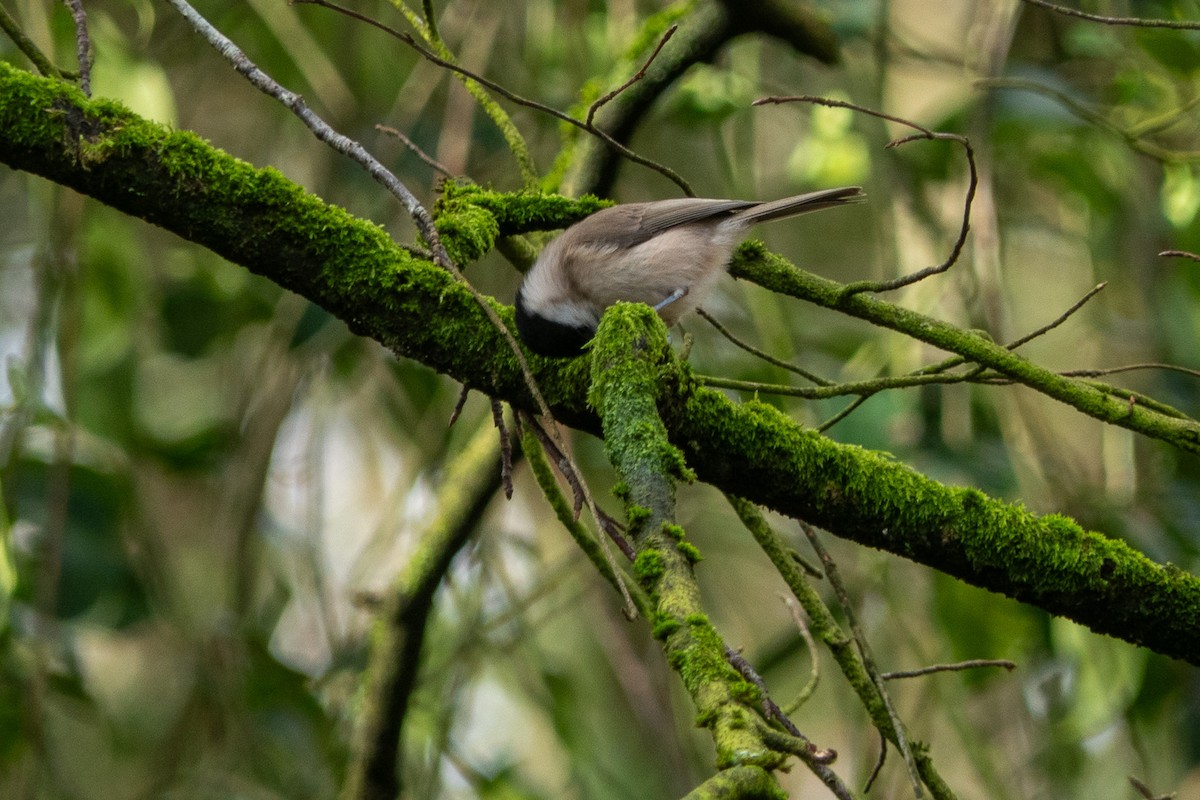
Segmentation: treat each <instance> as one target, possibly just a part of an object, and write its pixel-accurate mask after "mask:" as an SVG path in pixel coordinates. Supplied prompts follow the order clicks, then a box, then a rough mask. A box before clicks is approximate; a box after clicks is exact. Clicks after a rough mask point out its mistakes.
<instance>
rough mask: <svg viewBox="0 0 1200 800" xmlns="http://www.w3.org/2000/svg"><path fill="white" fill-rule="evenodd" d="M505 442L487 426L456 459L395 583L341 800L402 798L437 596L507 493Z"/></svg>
mask: <svg viewBox="0 0 1200 800" xmlns="http://www.w3.org/2000/svg"><path fill="white" fill-rule="evenodd" d="M499 436H500V434H499V433H498V432H497V431H496V430H494V429H493V428H492V426H491V425H490V421H489V423H484V424H482V425H480V428H479V430H478V431H477V432H476V433H475V435H474V436H472V437H471V440H470V441H469V442H468V443H467V445H466V446H465V447H464V448H463V450H462V451H461V452H459V453H457V454H456V455H455V457H454V459H453V461H451V463H450V465H449V467H448V468H447V470H446V473H445V477H444V478H443V479H442V483H441V487H440V488H439V491H438V502H437V508H438V509H439V511H438V514H437V516H436V517H434V518H433V519H432V520H430V522H429V525H428V527H427V528H426V529H425V530H424V531H423V532H422V533H421V536H420V545H419V548H418V550H417V552H416V553H415V554H414V555H413V557H412V558H411V559H409V561H408V562H407V563H406V564H405V566H404V569H403V570H402V571H401V573H400V574H399V575H398V576H397V578H396V580H395V581H394V583H393V584H392V587H391V589H390V590H389V594H388V596H387V597H386V598H385V601H384V610H383V613H382V614H381V615H380V617H379V619H377V620H376V621H375V626H374V629H373V630H372V633H371V654H370V660H369V663H368V665H367V672H366V676H365V680H364V681H363V685H362V691H361V695H360V696H359V697H358V698H357V703H356V705H357V707H358V711H359V719H358V726H357V729H356V730H355V735H354V745H353V751H352V753H351V758H350V763H349V766H348V768H347V775H346V781H345V783H344V785H343V790H342V794H341V798H342V800H395V798H396V797H397V796H399V795H400V789H401V778H402V776H401V775H400V774H399V773H398V771H397V766H396V765H397V763H398V753H399V748H400V742H401V735H402V732H403V726H404V721H405V716H406V714H407V711H408V701H409V697H410V696H411V695H412V691H413V689H414V688H415V686H416V680H417V670H418V667H419V666H420V655H421V647H422V642H423V640H424V634H425V626H426V622H427V620H428V618H429V613H430V610H431V609H432V607H433V596H434V592H435V591H436V590H437V587H438V585H439V584H440V583H441V581H442V576H444V575H445V573H446V570H447V569H449V567H450V562H451V560H452V559H453V558H454V555H455V554H456V553H458V551H459V550H461V549H462V547H463V545H464V544H466V542H467V539H468V537H469V535H470V533H471V531H473V530H474V528H475V526H476V524H477V523H478V521H479V518H480V516H481V515H482V514H483V510H484V508H485V507H486V506H487V504H488V502H489V501H490V500H491V499H492V497H493V496H494V495H495V494H496V492H497V491H498V490H499V488H500V444H499Z"/></svg>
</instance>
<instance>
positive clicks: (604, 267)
mask: <svg viewBox="0 0 1200 800" xmlns="http://www.w3.org/2000/svg"><path fill="white" fill-rule="evenodd" d="M862 199H864V196H863V193H862V189H860V188H859V187H857V186H849V187H843V188H839V189H825V190H823V191H819V192H810V193H808V194H802V195H796V196H795V197H786V198H784V199H782V200H772V201H769V202H765V203H763V202H756V201H753V200H706V199H700V198H679V199H675V200H658V201H655V202H650V203H628V204H625V205H617V206H612V207H610V208H606V209H604V210H602V211H598V212H596V213H595V214H593V215H591V216H590V217H587V218H586V219H584V220H581V221H579V222H577V223H575V224H574V225H572V226H571V227H570V228H567V230H565V231H564V232H563V233H562V234H561V235H560V236H559V237H558V238H556V239H555V240H554V241H552V242H550V244H548V245H546V248H545V249H544V250H543V251H542V254H541V255H540V256H539V257H538V260H537V263H535V264H534V265H533V268H532V269H530V270H529V272H528V273H526V275H525V279H524V280H523V281H522V282H521V288H520V289H518V290H517V302H516V306H517V309H516V310H517V329H518V331H519V333H520V334H521V338H522V339H523V340H524V342H525V344H526V345H527V346H528V347H529V349H530V350H533V351H534V352H535V353H540V354H542V355H547V356H573V355H577V354H578V353H579V352H580V351H581V350H582V348H583V345H585V344H586V343H587V342H588V341H590V340H591V338H592V336H593V335H594V334H595V332H596V326H597V325H598V324H599V323H600V315H601V314H603V313H604V310H605V309H606V308H608V307H609V306H611V305H612V304H613V303H615V302H617V301H618V300H626V301H629V302H639V303H645V304H646V305H649V306H653V307H655V308H656V309H657V310H658V313H659V316H661V317H662V318H663V321H664V322H666V323H667V325H673V324H675V322H676V321H678V320H679V318H680V317H682V316H683V315H684V314H686V313H687V312H688V311H691V310H692V309H694V308H696V307H697V306H699V305H700V303H701V302H702V301H703V300H704V298H705V296H706V295H707V294H708V292H709V291H710V290H711V289H712V287H713V284H714V283H716V281H717V278H718V277H720V275H721V273H722V272H724V271H725V268H726V267H727V266H728V264H729V258H730V256H731V255H732V253H733V248H734V247H735V246H736V245H737V244H738V243H739V242H740V241H741V240H742V238H743V236H744V234H745V232H746V230H747V229H748V228H750V226H751V225H754V224H756V223H759V222H770V221H771V220H776V219H783V218H785V217H792V216H796V215H797V214H805V213H808V212H810V211H819V210H820V209H823V208H831V207H833V206H840V205H845V204H847V203H853V202H857V201H860V200H862Z"/></svg>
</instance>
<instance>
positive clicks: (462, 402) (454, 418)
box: [446, 384, 471, 428]
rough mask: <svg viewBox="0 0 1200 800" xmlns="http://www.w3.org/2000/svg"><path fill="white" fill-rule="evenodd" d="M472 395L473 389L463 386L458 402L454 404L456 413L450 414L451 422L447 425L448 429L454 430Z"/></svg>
mask: <svg viewBox="0 0 1200 800" xmlns="http://www.w3.org/2000/svg"><path fill="white" fill-rule="evenodd" d="M470 394H471V387H470V386H467V385H466V384H463V387H462V389H460V390H459V392H458V402H457V403H455V404H454V411H452V412H451V413H450V421H449V422H447V423H446V427H447V428H453V427H454V423H456V422H458V418H459V416H461V415H462V412H463V407H464V406H466V404H467V397H468V396H469V395H470Z"/></svg>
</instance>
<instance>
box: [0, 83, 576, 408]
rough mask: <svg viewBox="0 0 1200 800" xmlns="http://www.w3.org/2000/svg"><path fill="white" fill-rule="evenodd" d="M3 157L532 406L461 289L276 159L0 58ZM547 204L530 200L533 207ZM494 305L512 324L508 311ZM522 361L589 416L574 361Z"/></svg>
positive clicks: (550, 395) (557, 399)
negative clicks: (257, 162)
mask: <svg viewBox="0 0 1200 800" xmlns="http://www.w3.org/2000/svg"><path fill="white" fill-rule="evenodd" d="M0 162H2V163H5V164H8V165H9V166H11V167H14V168H17V169H22V170H26V171H28V172H32V173H35V174H38V175H41V176H43V177H46V178H48V179H50V180H52V181H55V182H57V183H60V184H62V185H64V186H67V187H69V188H72V189H74V190H76V191H78V192H80V193H82V194H86V195H89V196H91V197H94V198H96V199H98V200H100V201H101V202H103V203H105V204H107V205H110V206H112V207H114V208H116V209H119V210H121V211H123V212H125V213H127V214H130V215H131V216H135V217H139V218H141V219H144V220H146V221H148V222H151V223H154V224H156V225H159V226H161V227H163V228H165V229H167V230H169V231H172V232H173V233H176V234H178V235H179V236H181V237H183V238H185V239H188V240H189V241H192V242H195V243H197V244H200V245H203V246H205V247H207V248H208V249H210V250H212V251H213V252H215V253H217V254H219V255H221V256H223V257H224V258H227V259H229V260H230V261H232V262H234V263H236V264H241V265H242V266H244V267H246V268H247V269H249V270H250V271H252V272H254V273H256V274H258V275H262V276H264V277H266V278H269V279H270V280H272V281H274V282H275V283H277V284H279V285H280V286H282V287H284V288H286V289H288V290H290V291H293V292H296V293H297V294H300V295H302V296H304V297H306V298H307V299H309V300H311V301H312V302H314V303H317V304H318V305H320V306H322V307H323V308H325V309H326V310H328V311H329V312H330V313H332V314H333V315H334V316H336V317H338V318H340V319H342V320H343V321H344V322H346V324H347V325H349V327H350V328H351V330H353V331H354V332H355V333H359V334H361V335H364V336H369V337H371V338H374V339H376V340H378V341H379V342H381V343H382V344H384V345H385V346H386V347H388V348H390V349H392V350H393V351H394V352H396V353H397V354H399V355H403V356H411V357H413V358H416V359H417V360H419V361H421V362H423V363H424V364H426V365H428V366H430V367H432V368H434V369H436V370H439V371H441V372H445V373H448V374H451V375H453V376H454V377H455V378H457V379H458V380H460V381H462V382H464V383H466V384H467V385H469V386H471V387H473V388H479V389H481V390H483V391H485V392H487V393H488V394H490V395H492V396H498V397H503V398H506V399H510V400H514V401H515V402H517V403H518V404H522V405H524V406H525V407H529V405H530V404H529V395H528V389H527V387H525V381H524V379H523V377H522V375H521V373H520V369H519V368H518V365H517V362H516V358H515V357H514V356H513V355H512V353H511V351H510V350H509V348H508V346H507V344H506V343H505V341H504V339H503V338H502V336H501V335H500V333H499V332H498V331H495V330H494V329H493V328H492V327H491V324H490V323H489V322H488V320H487V318H486V316H485V315H484V314H483V311H482V309H481V308H480V307H479V306H478V304H477V303H476V301H475V300H474V298H472V297H471V295H470V293H469V292H467V291H466V289H465V287H463V286H460V285H458V284H456V282H455V281H454V279H453V278H452V277H451V276H450V275H449V274H448V273H446V272H445V271H444V270H442V269H439V268H438V267H437V266H435V265H434V264H432V263H430V262H428V261H425V260H422V259H420V258H417V257H415V256H413V255H412V254H410V253H408V252H406V251H405V250H404V249H403V248H401V247H399V246H398V245H397V244H396V243H395V242H394V241H393V240H392V239H391V238H390V237H389V236H388V235H387V233H386V232H385V231H384V230H383V229H381V228H380V227H379V226H377V225H374V224H372V223H369V222H365V221H363V220H360V219H357V218H355V217H353V216H351V215H350V214H349V213H347V212H346V211H345V210H343V209H341V208H338V207H336V206H331V205H329V204H327V203H324V202H323V201H321V200H320V199H319V198H317V197H315V196H313V195H311V194H308V193H306V192H304V191H303V190H302V189H301V188H300V187H298V186H296V185H295V184H293V183H291V182H290V181H288V180H287V179H286V178H284V177H283V175H281V174H280V173H279V172H278V171H276V170H273V169H270V168H268V169H256V168H254V167H252V166H251V165H249V164H247V163H245V162H243V161H240V160H238V159H236V158H233V157H231V156H229V155H228V154H226V153H224V152H222V151H220V150H218V149H216V148H214V147H212V146H211V145H209V144H208V143H207V142H205V141H203V140H202V139H200V138H199V137H197V136H196V135H194V134H192V133H189V132H185V131H175V130H171V129H170V128H168V127H167V126H165V125H160V124H158V123H154V122H150V121H148V120H145V119H142V118H140V117H138V116H137V115H135V114H133V113H132V112H130V111H128V110H127V109H125V108H123V107H122V106H120V105H119V104H116V103H111V102H105V101H99V100H98V101H89V100H87V99H86V98H84V97H83V95H82V94H81V93H80V92H79V91H78V90H77V89H76V88H75V87H73V86H71V85H69V84H65V83H62V82H59V81H53V80H48V79H44V78H38V77H36V76H34V75H31V74H29V73H27V72H24V71H22V70H18V69H16V68H14V67H12V66H11V65H9V64H5V63H0ZM547 202H548V203H549V204H550V205H554V202H553V201H547ZM544 205H545V204H540V205H539V203H538V202H536V201H535V200H534V199H532V197H531V201H530V207H533V206H538V207H544ZM569 205H570V204H569V203H567V202H566V201H562V202H561V203H559V207H560V208H566V207H568V206H569ZM514 206H515V207H520V204H519V203H514ZM531 213H532V212H531ZM494 307H495V308H496V309H497V310H498V312H499V313H500V315H501V317H502V318H504V319H505V320H507V321H508V322H509V324H510V325H511V320H512V316H511V313H512V312H511V309H507V308H504V307H503V306H501V305H500V304H498V303H497V304H495V306H494ZM532 361H533V364H534V365H535V369H537V368H538V367H544V366H547V364H553V366H554V368H553V369H549V370H539V372H540V378H539V382H540V386H541V389H542V392H543V394H544V395H545V396H546V398H547V399H548V401H549V402H550V403H551V404H552V405H554V406H555V407H556V414H558V415H559V418H560V419H561V420H563V421H565V422H568V423H571V422H574V423H575V424H585V425H591V426H592V427H594V426H595V417H594V415H592V414H590V413H589V412H588V411H587V409H586V403H585V398H584V396H583V391H582V389H581V388H580V387H582V386H585V385H586V378H585V377H583V371H584V370H586V365H585V364H584V363H583V361H582V360H580V361H577V362H571V363H568V364H561V363H559V364H555V363H554V362H546V361H545V360H539V359H536V358H533V359H532Z"/></svg>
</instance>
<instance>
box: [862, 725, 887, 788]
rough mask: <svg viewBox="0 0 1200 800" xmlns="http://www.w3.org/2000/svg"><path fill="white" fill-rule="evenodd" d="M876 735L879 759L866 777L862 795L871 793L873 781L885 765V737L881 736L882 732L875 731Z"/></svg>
mask: <svg viewBox="0 0 1200 800" xmlns="http://www.w3.org/2000/svg"><path fill="white" fill-rule="evenodd" d="M877 733H878V734H879V757H878V758H876V759H875V766H874V767H872V768H871V774H870V775H868V776H867V782H866V783H864V784H863V794H870V793H871V787H872V786H874V785H875V779H876V778H878V777H879V773H881V772H883V765H884V764H886V763H887V754H888V746H887V745H888V742H887V737H886V736H884V735H883V731H877Z"/></svg>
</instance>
